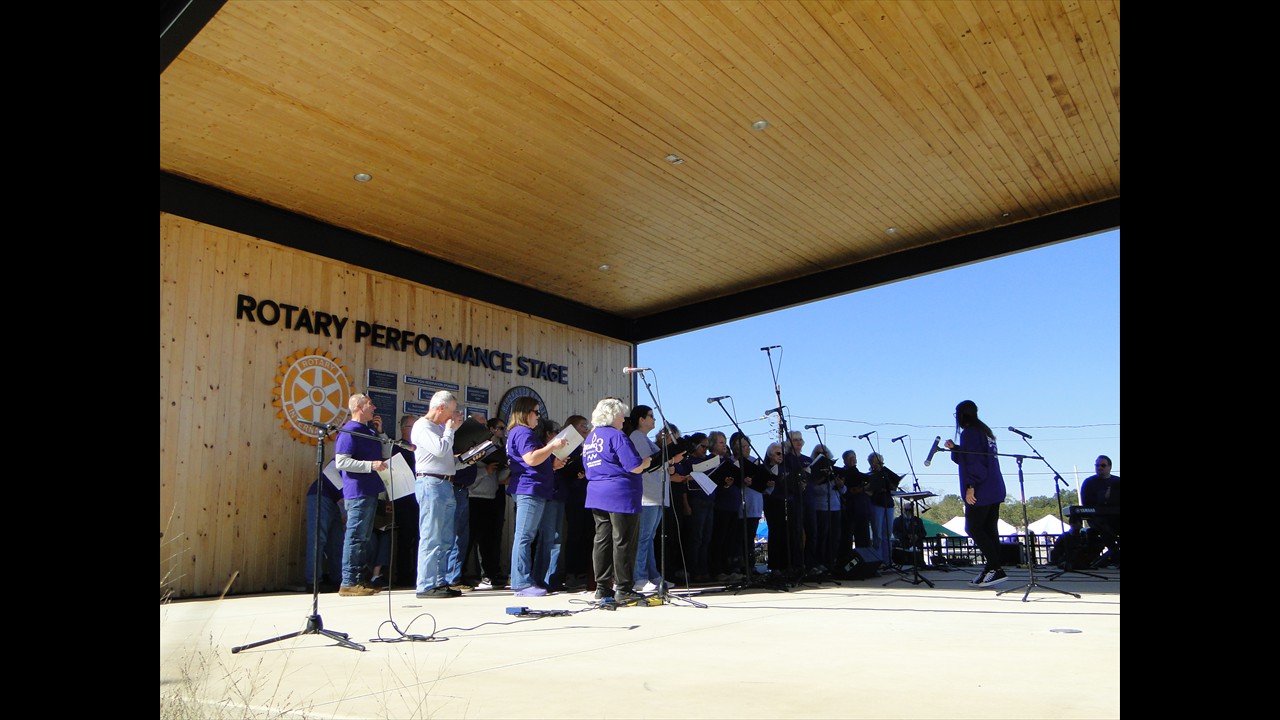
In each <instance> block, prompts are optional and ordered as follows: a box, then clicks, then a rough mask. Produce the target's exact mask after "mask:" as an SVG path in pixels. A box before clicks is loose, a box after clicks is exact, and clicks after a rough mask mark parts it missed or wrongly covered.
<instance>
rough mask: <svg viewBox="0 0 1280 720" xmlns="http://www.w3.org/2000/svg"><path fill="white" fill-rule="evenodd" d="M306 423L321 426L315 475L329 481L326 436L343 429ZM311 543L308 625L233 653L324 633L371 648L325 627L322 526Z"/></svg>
mask: <svg viewBox="0 0 1280 720" xmlns="http://www.w3.org/2000/svg"><path fill="white" fill-rule="evenodd" d="M303 422H307V421H305V420H304V421H303ZM307 424H308V425H314V426H316V427H318V428H320V436H319V437H317V438H316V478H318V479H317V480H316V482H317V483H324V482H328V480H326V479H325V477H324V440H325V438H326V437H328V434H329V433H331V432H335V431H338V430H340V428H336V427H333V426H332V425H322V424H320V423H313V422H307ZM343 432H346V431H343ZM353 434H354V433H353ZM361 437H368V436H366V435H361ZM322 492H323V491H322V490H321V488H320V486H319V485H317V486H316V523H317V524H318V523H319V522H320V495H321V493H322ZM312 542H314V543H315V566H314V567H313V568H312V573H311V579H312V583H311V614H310V615H308V616H307V625H306V627H304V628H303V629H301V630H299V631H297V632H291V633H285V634H284V635H280V636H277V637H273V638H270V639H267V640H259V641H258V642H254V643H249V644H248V645H239V646H237V647H233V648H231V654H232V655H234V654H236V653H238V652H240V651H241V650H249V649H251V648H256V647H261V646H263V645H270V644H271V643H275V642H280V641H281V640H288V639H290V638H295V637H298V636H300V635H323V636H325V637H327V638H329V639H330V640H334V641H336V642H337V643H338V644H339V645H341V646H342V647H347V648H351V649H352V650H360V651H366V650H368V648H366V647H365V646H363V645H361V644H359V643H357V642H353V641H352V640H351V639H350V637H351V636H349V635H347V634H346V633H344V632H338V631H336V630H328V629H326V628H325V626H324V620H323V619H321V617H320V554H321V553H320V532H319V528H317V530H316V532H315V537H314V538H312Z"/></svg>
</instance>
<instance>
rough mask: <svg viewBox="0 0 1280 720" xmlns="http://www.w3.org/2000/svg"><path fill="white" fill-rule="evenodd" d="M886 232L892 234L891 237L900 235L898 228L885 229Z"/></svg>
mask: <svg viewBox="0 0 1280 720" xmlns="http://www.w3.org/2000/svg"><path fill="white" fill-rule="evenodd" d="M884 231H885V232H886V233H888V234H890V235H897V234H898V228H896V227H891V228H885V229H884Z"/></svg>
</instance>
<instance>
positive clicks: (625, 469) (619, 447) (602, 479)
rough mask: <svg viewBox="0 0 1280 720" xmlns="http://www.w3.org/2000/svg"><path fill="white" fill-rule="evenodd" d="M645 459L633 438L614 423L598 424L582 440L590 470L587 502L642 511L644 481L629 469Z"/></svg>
mask: <svg viewBox="0 0 1280 720" xmlns="http://www.w3.org/2000/svg"><path fill="white" fill-rule="evenodd" d="M642 462H644V459H643V458H641V457H640V453H638V452H636V447H635V445H633V444H631V438H629V437H627V436H626V435H625V434H624V433H623V432H622V431H621V430H619V429H617V428H615V427H608V426H606V427H598V428H595V429H594V430H592V431H591V433H590V434H589V435H587V439H586V440H585V441H584V442H583V443H582V464H583V467H584V468H585V470H586V474H587V502H586V506H587V507H588V508H590V509H593V510H604V511H605V512H616V513H629V514H635V513H638V512H640V495H641V491H642V488H643V481H642V479H641V478H640V475H639V474H637V473H633V472H629V470H630V469H631V468H633V467H638V466H639V465H640V463H642Z"/></svg>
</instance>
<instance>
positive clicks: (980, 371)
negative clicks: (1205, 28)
mask: <svg viewBox="0 0 1280 720" xmlns="http://www.w3.org/2000/svg"><path fill="white" fill-rule="evenodd" d="M769 345H781V346H782V348H781V349H780V350H773V351H772V358H773V367H774V369H775V370H776V372H777V380H778V384H779V385H780V386H781V393H782V403H783V404H784V405H786V406H787V410H786V412H787V414H788V418H787V422H788V424H789V426H790V429H793V430H803V428H804V426H805V425H810V424H815V423H823V424H824V425H825V427H822V428H819V431H820V432H821V433H822V434H823V438H824V440H825V442H826V444H827V445H828V446H829V447H831V448H832V449H833V450H835V451H836V452H837V453H839V452H843V451H844V450H848V449H852V450H856V451H857V452H858V463H859V467H861V468H862V469H863V470H865V469H866V456H867V454H868V453H869V452H870V446H869V445H868V444H867V441H866V440H858V439H857V436H858V435H860V434H862V433H865V432H869V431H872V430H874V431H876V434H875V435H872V436H871V438H870V440H871V442H872V443H873V444H874V445H875V447H876V449H877V450H878V451H879V452H881V453H882V454H883V455H884V456H885V461H886V464H887V465H888V466H889V467H890V468H892V469H893V470H894V471H896V472H897V473H899V474H903V473H906V474H907V478H906V480H904V483H903V486H904V487H909V486H910V484H911V483H912V482H913V480H914V479H915V477H918V479H919V482H920V486H921V488H922V489H926V490H931V491H933V492H935V493H938V494H939V495H943V494H956V493H957V480H956V473H955V465H954V464H952V463H951V461H950V460H949V459H948V457H947V456H946V455H939V456H938V457H936V458H935V460H934V462H933V463H932V465H931V467H928V468H926V467H924V464H923V463H924V459H925V456H926V455H927V454H928V452H929V448H930V446H931V445H932V443H933V439H934V437H935V436H939V435H941V436H942V439H943V440H944V441H945V440H946V439H948V438H952V437H954V434H955V428H954V426H953V422H954V421H953V419H952V413H953V412H954V410H955V405H956V403H958V402H960V401H961V400H973V401H974V402H976V403H977V404H978V408H979V415H980V416H981V417H982V419H983V420H985V421H986V423H987V424H988V425H990V426H991V427H992V429H993V430H995V431H996V439H997V441H998V443H999V448H1000V452H1002V453H1018V454H1024V455H1035V454H1036V451H1039V453H1040V454H1041V455H1042V456H1043V457H1044V458H1045V460H1047V461H1048V464H1049V465H1052V466H1053V468H1055V469H1056V470H1057V471H1058V472H1059V473H1061V474H1062V476H1063V478H1064V479H1065V480H1066V481H1067V482H1068V483H1069V485H1070V487H1072V488H1076V487H1077V484H1078V481H1079V480H1083V479H1084V478H1086V477H1088V476H1089V475H1091V474H1093V461H1094V458H1096V457H1097V456H1098V455H1099V454H1104V455H1109V456H1110V457H1111V459H1112V461H1113V463H1114V470H1113V471H1114V472H1115V473H1116V474H1118V475H1119V474H1122V469H1121V467H1120V465H1121V461H1120V232H1119V231H1118V230H1116V231H1110V232H1105V233H1100V234H1098V235H1093V236H1090V237H1086V238H1080V239H1077V240H1072V241H1069V242H1065V243H1058V244H1056V245H1052V246H1050V247H1046V248H1041V249H1038V250H1031V251H1027V252H1022V253H1018V254H1015V255H1010V256H1008V257H1003V258H997V259H994V260H988V261H986V262H982V263H977V264H974V265H969V266H966V267H962V268H957V269H954V270H948V271H945V272H939V273H934V274H931V275H927V276H924V277H919V278H914V279H911V280H903V281H901V282H897V283H893V284H890V285H885V286H882V287H878V288H873V289H870V290H863V291H860V292H856V293H851V294H849V295H845V296H842V297H838V298H832V299H829V300H824V301H821V302H816V303H810V304H808V305H804V306H801V307H797V308H791V309H788V310H780V311H777V312H774V313H769V314H767V315H761V316H757V317H754V318H748V319H745V320H739V321H736V322H732V323H726V324H723V325H718V326H716V327H712V328H707V329H704V330H698V331H695V332H691V333H685V334H683V335H678V336H674V337H670V338H666V339H663V340H657V341H653V342H649V343H643V344H641V345H640V346H639V348H638V361H639V364H640V366H642V367H651V368H653V371H652V372H648V373H646V374H645V375H646V377H647V378H648V379H649V382H650V383H651V384H653V385H654V389H655V390H656V391H657V393H658V399H659V400H660V401H661V403H662V407H663V410H665V411H666V417H667V419H668V420H669V421H671V422H673V423H675V424H676V425H677V426H679V428H680V430H681V432H683V433H686V434H687V433H691V432H694V431H698V430H701V431H703V432H705V431H707V430H709V429H712V428H715V429H721V430H724V431H725V432H726V434H731V433H732V431H733V428H732V426H731V425H730V422H729V418H728V417H727V416H726V415H725V413H724V412H723V411H721V409H720V408H719V406H717V405H716V404H708V403H707V402H706V400H707V398H708V397H713V396H717V395H731V396H732V399H731V400H726V401H724V403H725V407H726V408H728V409H729V410H730V411H731V412H733V413H735V416H736V419H737V421H738V423H739V424H740V425H741V426H742V427H743V429H744V430H745V431H746V432H747V434H748V435H750V436H751V439H752V443H753V445H754V446H755V448H756V452H757V453H762V452H763V450H764V448H765V447H766V446H767V445H768V443H769V442H772V441H773V440H774V439H775V438H776V433H777V427H776V422H775V421H774V420H772V417H774V416H770V418H771V419H769V420H760V419H759V418H760V417H761V416H762V415H764V414H765V411H766V410H768V409H770V408H773V407H776V406H777V404H778V403H777V401H776V397H775V394H774V379H773V377H774V376H773V375H772V374H771V371H770V365H769V356H768V355H766V353H764V352H762V351H761V350H760V348H761V347H765V346H769ZM637 387H638V392H637V394H636V399H637V402H638V403H641V404H645V405H652V404H653V403H652V402H651V401H650V400H649V393H648V391H647V390H646V389H645V386H644V383H643V382H639V383H638V386H637ZM1010 425H1012V426H1014V427H1017V428H1018V429H1020V430H1022V431H1024V432H1027V433H1029V434H1031V435H1032V436H1033V437H1032V439H1031V440H1030V445H1028V443H1027V442H1024V441H1023V440H1022V438H1020V437H1019V436H1017V435H1015V434H1014V433H1012V432H1009V431H1008V430H1007V428H1008V427H1009V426H1010ZM804 433H805V449H806V451H808V450H810V449H812V447H813V445H814V444H816V442H817V438H816V436H815V435H814V431H812V430H804ZM899 435H907V437H906V438H905V439H904V440H903V441H901V442H891V439H892V438H895V437H897V436H899ZM1032 446H1034V450H1033V448H1032ZM908 454H910V460H911V463H913V464H914V466H915V467H914V470H915V477H913V475H912V474H911V468H910V466H909V464H908V460H907V455H908ZM1001 467H1002V469H1003V470H1004V474H1005V481H1006V484H1007V485H1008V487H1009V492H1010V494H1012V495H1014V496H1015V497H1017V495H1018V487H1017V461H1016V460H1014V459H1013V458H1002V459H1001ZM1023 470H1024V475H1025V477H1026V492H1027V496H1028V497H1033V496H1036V495H1050V494H1052V493H1053V489H1054V488H1053V472H1052V470H1050V468H1049V466H1048V465H1046V464H1045V463H1044V462H1041V461H1039V460H1031V459H1028V460H1026V461H1025V462H1024V463H1023ZM1077 470H1078V473H1077Z"/></svg>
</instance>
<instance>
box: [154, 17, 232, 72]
mask: <svg viewBox="0 0 1280 720" xmlns="http://www.w3.org/2000/svg"><path fill="white" fill-rule="evenodd" d="M226 4H227V0H166V1H165V2H161V3H160V73H161V74H164V70H165V68H167V67H169V64H170V63H172V62H173V61H174V59H176V58H177V57H178V55H180V54H181V53H182V51H183V50H184V49H186V47H187V45H188V44H189V43H190V42H191V41H192V40H193V39H195V36H196V35H199V34H200V31H201V30H203V29H204V26H205V25H208V24H209V21H210V20H212V19H213V16H214V15H217V14H218V11H219V10H221V9H222V6H223V5H226Z"/></svg>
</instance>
